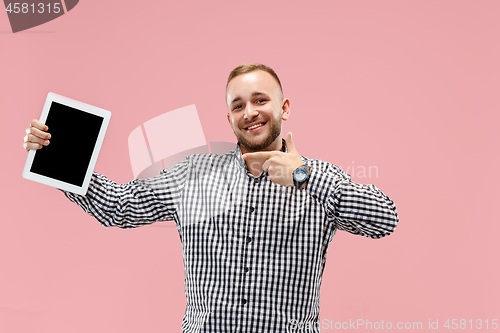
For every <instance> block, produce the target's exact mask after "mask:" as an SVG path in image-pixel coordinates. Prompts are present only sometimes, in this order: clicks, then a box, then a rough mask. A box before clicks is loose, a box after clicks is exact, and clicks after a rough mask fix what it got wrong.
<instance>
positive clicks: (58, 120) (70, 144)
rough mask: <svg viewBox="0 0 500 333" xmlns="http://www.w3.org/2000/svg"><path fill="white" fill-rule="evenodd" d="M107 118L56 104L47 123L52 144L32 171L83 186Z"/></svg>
mask: <svg viewBox="0 0 500 333" xmlns="http://www.w3.org/2000/svg"><path fill="white" fill-rule="evenodd" d="M102 121H103V118H102V117H100V116H96V115H94V114H90V113H87V112H84V111H81V110H78V109H75V108H72V107H70V106H67V105H63V104H60V103H57V102H52V105H51V106H50V110H49V113H48V116H47V120H46V121H45V125H47V126H48V127H49V130H48V132H49V133H50V134H51V136H52V137H51V138H50V144H49V145H48V146H44V147H43V148H42V149H40V150H37V152H36V154H35V158H34V159H33V163H32V165H31V169H30V171H31V172H33V173H36V174H39V175H42V176H46V177H49V178H53V179H57V180H60V181H62V182H65V183H69V184H73V185H76V186H82V185H83V180H84V179H85V173H86V172H87V168H88V166H89V163H90V159H91V157H92V152H93V151H94V147H95V144H96V141H97V137H98V135H99V131H100V129H101V126H102Z"/></svg>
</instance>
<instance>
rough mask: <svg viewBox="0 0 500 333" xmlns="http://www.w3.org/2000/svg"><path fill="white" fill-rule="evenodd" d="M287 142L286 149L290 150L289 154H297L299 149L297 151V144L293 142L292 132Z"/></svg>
mask: <svg viewBox="0 0 500 333" xmlns="http://www.w3.org/2000/svg"><path fill="white" fill-rule="evenodd" d="M285 141H286V147H287V148H288V152H289V153H297V149H295V144H294V143H293V140H292V132H288V134H287V135H286V139H285Z"/></svg>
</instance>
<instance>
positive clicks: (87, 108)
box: [23, 92, 111, 195]
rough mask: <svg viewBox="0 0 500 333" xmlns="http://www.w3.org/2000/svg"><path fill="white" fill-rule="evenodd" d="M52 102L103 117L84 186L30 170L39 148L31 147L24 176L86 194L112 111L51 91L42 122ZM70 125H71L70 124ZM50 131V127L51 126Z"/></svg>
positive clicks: (44, 107) (41, 117)
mask: <svg viewBox="0 0 500 333" xmlns="http://www.w3.org/2000/svg"><path fill="white" fill-rule="evenodd" d="M52 102H57V103H60V104H63V105H66V106H69V107H72V108H75V109H78V110H80V111H83V112H87V113H90V114H93V115H96V116H99V117H102V118H103V121H102V125H101V129H100V130H99V134H98V136H97V140H96V143H95V146H94V150H93V152H92V156H91V158H90V162H89V164H88V167H87V172H86V173H85V178H84V180H83V184H82V186H76V185H73V184H69V183H66V182H63V181H60V180H57V179H53V178H50V177H47V176H42V175H40V174H37V173H33V172H31V171H30V169H31V165H32V163H33V160H34V159H35V157H36V153H37V151H38V150H34V149H31V150H30V151H29V152H28V157H27V158H26V163H25V164H24V169H23V177H24V178H25V179H29V180H32V181H35V182H38V183H42V184H45V185H49V186H52V187H56V188H58V189H61V190H64V191H69V192H73V193H76V194H80V195H85V194H86V193H87V189H88V187H89V183H90V178H91V177H92V173H93V172H94V167H95V164H96V162H97V157H98V156H99V152H100V150H101V146H102V142H103V140H104V135H105V134H106V130H107V128H108V124H109V120H110V118H111V112H109V111H107V110H104V109H101V108H98V107H95V106H92V105H89V104H86V103H82V102H79V101H76V100H74V99H71V98H68V97H64V96H61V95H57V94H54V93H52V92H49V93H48V94H47V98H46V99H45V104H44V106H43V110H42V114H41V115H40V122H42V123H45V121H46V120H47V117H48V115H49V111H50V107H51V105H52ZM68 126H69V125H68ZM49 133H50V128H49Z"/></svg>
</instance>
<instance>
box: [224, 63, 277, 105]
mask: <svg viewBox="0 0 500 333" xmlns="http://www.w3.org/2000/svg"><path fill="white" fill-rule="evenodd" d="M255 92H261V93H265V94H268V95H272V94H275V93H278V94H279V84H278V82H277V81H276V80H275V79H274V77H272V76H271V74H269V73H267V72H265V71H261V70H256V71H253V72H250V73H245V74H241V75H238V76H236V77H235V78H234V79H232V80H231V81H230V82H229V84H228V85H227V89H226V100H227V102H228V104H229V103H230V102H231V101H232V100H233V99H235V98H236V97H241V98H248V97H250V96H251V95H252V94H253V93H255Z"/></svg>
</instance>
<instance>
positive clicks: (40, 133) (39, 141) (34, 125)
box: [23, 119, 51, 151]
mask: <svg viewBox="0 0 500 333" xmlns="http://www.w3.org/2000/svg"><path fill="white" fill-rule="evenodd" d="M48 129H49V128H48V127H47V126H45V124H42V123H41V122H40V121H39V120H38V119H33V120H32V121H31V126H30V127H29V128H27V129H26V136H25V137H24V144H23V147H24V149H26V151H29V150H31V149H41V148H42V147H43V146H48V145H49V144H50V141H49V140H50V138H51V135H50V133H48V132H47V131H48Z"/></svg>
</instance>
